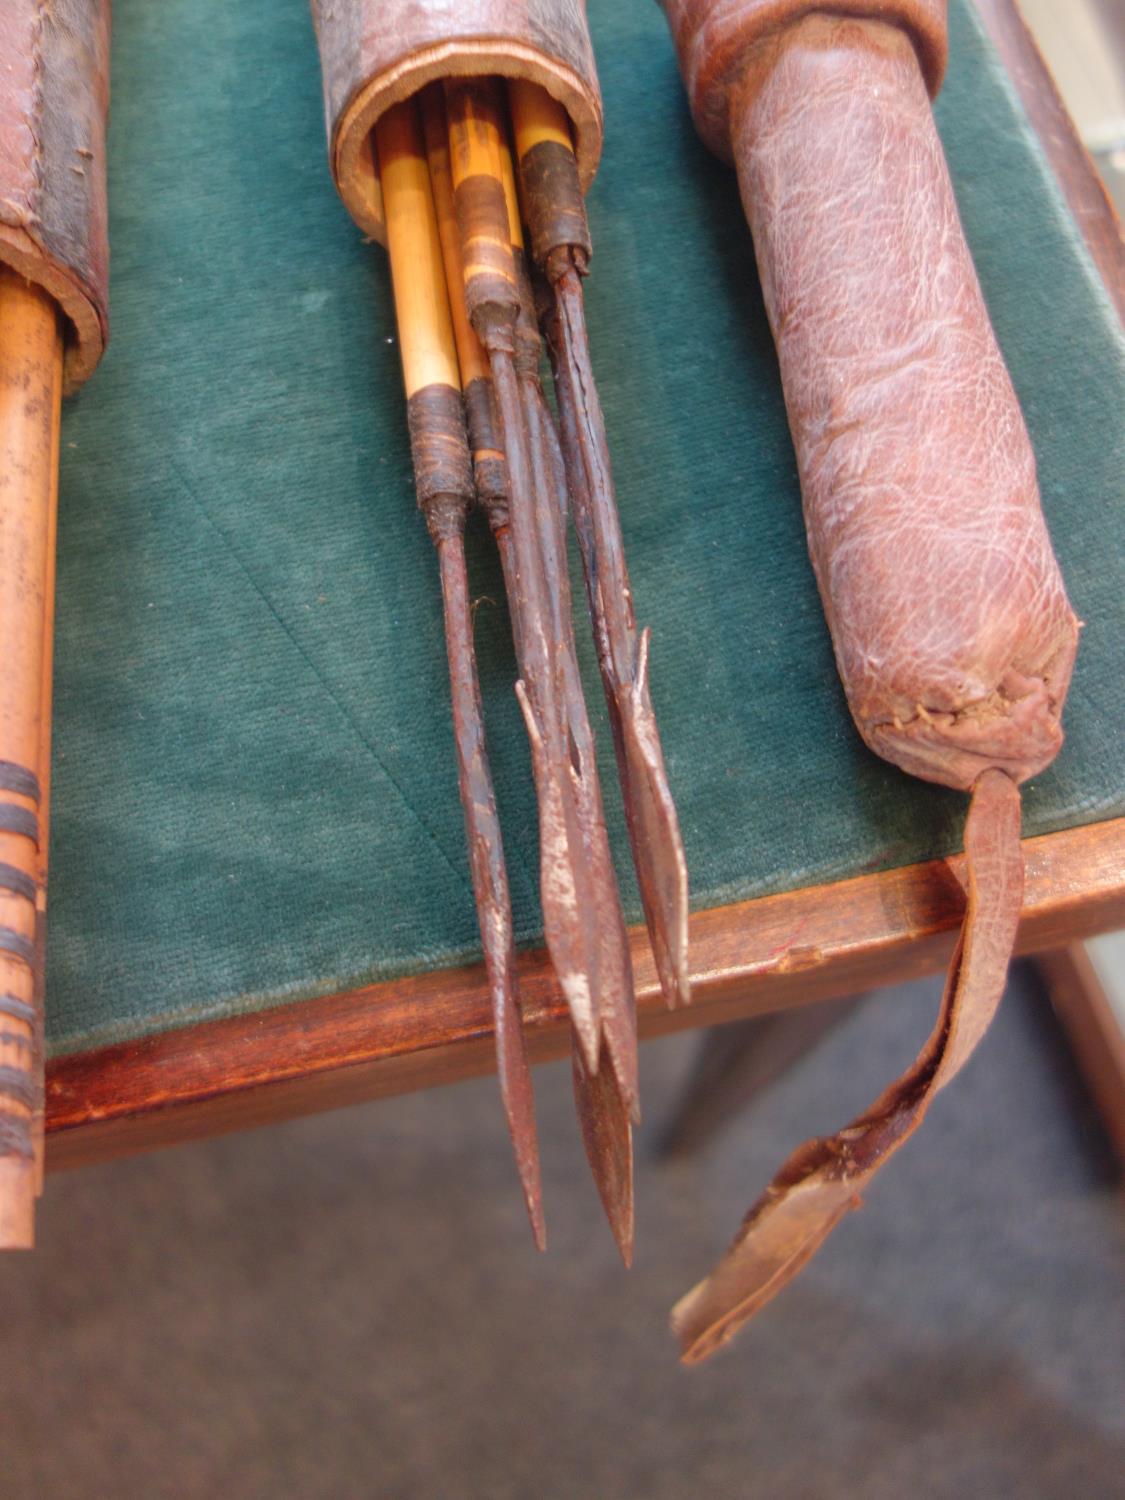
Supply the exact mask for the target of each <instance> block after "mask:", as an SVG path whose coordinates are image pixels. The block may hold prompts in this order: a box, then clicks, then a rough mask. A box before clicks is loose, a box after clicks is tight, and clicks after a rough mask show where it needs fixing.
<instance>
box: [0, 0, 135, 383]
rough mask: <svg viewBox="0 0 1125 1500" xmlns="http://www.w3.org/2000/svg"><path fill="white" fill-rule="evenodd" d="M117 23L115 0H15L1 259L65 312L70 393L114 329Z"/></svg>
mask: <svg viewBox="0 0 1125 1500" xmlns="http://www.w3.org/2000/svg"><path fill="white" fill-rule="evenodd" d="M109 30H110V4H109V0H50V3H47V0H4V4H3V23H2V25H0V262H3V263H4V264H6V265H9V266H11V267H12V268H13V270H15V271H18V272H19V273H20V275H22V276H25V277H26V278H27V279H28V280H29V281H32V282H35V283H36V284H37V285H39V286H42V287H43V288H44V289H45V290H46V291H47V292H49V293H50V294H51V296H52V297H54V299H55V301H56V302H57V303H58V304H59V306H60V307H61V308H62V310H63V312H64V313H65V315H66V318H67V322H68V334H67V342H66V361H65V366H64V389H65V390H66V391H72V390H74V389H75V388H76V387H77V386H79V385H81V383H82V382H83V381H84V380H85V379H86V378H87V376H88V375H90V374H91V372H92V371H93V369H94V367H95V366H96V365H97V363H98V361H99V359H100V358H101V356H102V351H103V350H104V348H105V344H106V339H107V337H108V331H109V322H108V314H109V235H108V215H107V209H106V154H105V153H106V140H105V137H106V117H107V114H108V110H109Z"/></svg>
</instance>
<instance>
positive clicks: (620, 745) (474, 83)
mask: <svg viewBox="0 0 1125 1500" xmlns="http://www.w3.org/2000/svg"><path fill="white" fill-rule="evenodd" d="M374 155H375V159H376V160H377V163H378V172H379V181H380V187H381V192H382V201H383V210H384V213H385V216H386V237H387V245H388V249H389V251H390V260H391V274H392V279H393V283H394V298H395V312H396V316H397V320H398V328H399V342H400V345H401V350H402V366H403V376H404V381H405V386H406V398H407V415H408V422H409V428H410V441H411V450H412V456H413V462H414V476H415V485H416V490H417V496H418V504H419V506H420V507H421V509H422V512H423V514H424V516H425V519H426V524H427V526H428V528H429V532H430V535H431V537H432V539H433V542H434V546H435V548H436V550H437V554H438V563H439V569H440V573H441V588H442V597H443V602H444V610H445V636H446V646H447V651H448V656H449V679H450V689H451V696H452V708H453V723H454V733H455V741H456V747H457V769H458V776H459V781H460V790H461V801H462V805H463V807H464V813H465V827H466V835H467V840H468V847H469V859H470V865H471V870H472V881H473V890H474V895H475V898H476V903H477V911H478V915H479V921H480V933H481V940H482V944H483V947H484V955H485V963H486V966H487V972H488V979H489V987H490V993H491V1001H492V1009H493V1016H494V1023H495V1031H496V1048H497V1061H498V1068H499V1076H500V1087H501V1093H502V1096H503V1100H504V1106H505V1109H506V1112H507V1118H508V1124H509V1128H510V1130H511V1135H512V1140H513V1143H514V1146H515V1155H516V1162H517V1165H518V1168H519V1173H520V1178H521V1181H522V1185H523V1191H524V1195H525V1198H526V1201H527V1207H528V1212H529V1215H530V1218H531V1224H532V1230H533V1233H534V1235H535V1239H536V1242H537V1244H539V1245H540V1246H542V1245H543V1244H544V1243H545V1226H544V1217H543V1206H542V1193H541V1183H540V1170H539V1158H538V1146H537V1138H536V1127H535V1114H534V1105H533V1101H532V1087H531V1077H530V1072H529V1068H528V1060H527V1054H526V1049H525V1044H524V1036H523V1027H522V1021H521V1016H520V1000H519V990H518V980H517V969H516V962H515V953H514V946H513V929H512V914H511V906H510V901H509V894H508V881H507V875H506V872H505V866H504V853H503V847H502V843H501V834H500V823H499V819H498V817H497V810H496V800H495V795H494V792H493V786H492V780H491V777H490V774H489V768H488V757H487V752H486V748H485V735H484V726H483V720H482V712H481V698H480V690H479V686H478V681H477V669H476V661H475V656H474V646H473V633H472V610H471V605H470V595H469V585H468V578H467V572H466V561H465V543H464V534H465V521H466V516H467V514H468V511H469V509H470V507H471V506H473V505H474V504H476V505H479V506H480V508H481V509H482V511H483V512H484V513H485V515H486V516H487V519H488V523H489V527H490V529H491V531H492V534H493V536H494V537H495V540H496V545H497V547H498V549H499V553H500V561H501V566H502V569H503V575H504V582H505V588H506V590H507V595H508V603H509V608H510V613H511V619H512V633H513V638H514V643H515V651H516V659H517V663H518V669H519V680H518V682H517V683H516V688H515V690H516V693H517V695H518V698H519V703H520V707H521V709H522V712H523V717H524V721H525V724H526V727H527V736H528V740H529V743H530V747H531V763H532V771H533V775H534V780H535V789H536V796H537V800H538V809H539V849H540V893H541V901H542V909H543V926H544V931H545V935H546V942H547V948H548V951H549V953H550V956H551V960H552V963H553V966H554V970H555V973H556V975H557V977H558V981H559V985H560V987H561V989H562V992H563V994H564V996H565V999H566V1002H567V1006H568V1010H569V1014H570V1017H571V1022H572V1058H573V1074H574V1089H575V1097H576V1101H577V1106H578V1114H579V1119H580V1123H581V1128H582V1136H583V1141H584V1144H585V1148H586V1154H587V1156H588V1158H589V1161H590V1165H591V1167H592V1170H593V1173H594V1176H595V1179H596V1182H597V1186H598V1191H599V1194H600V1196H601V1200H602V1203H603V1205H604V1207H605V1211H606V1215H607V1217H608V1219H609V1223H610V1226H611V1228H612V1230H613V1234H614V1237H615V1239H616V1241H617V1244H618V1246H619V1248H620V1251H621V1254H622V1257H623V1258H624V1260H625V1261H626V1263H628V1262H629V1260H630V1258H631V1255H632V1243H633V1193H632V1125H633V1123H634V1122H636V1121H637V1120H638V1118H639V1101H638V1091H637V1038H636V1006H635V1000H634V993H633V973H632V965H631V960H630V952H629V944H628V938H627V933H626V928H625V919H624V915H623V912H622V906H621V899H620V896H619V893H618V889H617V882H616V877H615V874H614V867H613V860H612V855H611V851H610V845H609V838H608V835H607V832H606V824H605V816H604V812H603V807H602V793H601V788H600V785H599V780H598V770H597V764H596V760H595V754H594V736H593V732H592V730H591V726H590V720H589V717H588V715H587V710H586V704H585V701H584V698H583V691H582V683H581V679H580V676H579V669H578V658H577V653H576V648H575V637H574V627H573V622H572V617H571V597H570V583H569V574H568V569H567V517H568V514H569V515H571V516H573V519H574V526H575V531H576V533H577V538H578V545H579V549H580V551H581V555H582V562H583V568H584V573H585V581H586V597H587V603H588V605H589V612H590V617H591V621H592V625H593V633H594V641H595V645H596V650H597V657H598V663H599V666H600V669H601V675H602V681H603V684H604V688H605V697H606V702H607V705H608V710H609V718H610V723H611V725H612V732H613V740H614V746H615V749H616V754H617V766H618V771H619V774H620V778H621V786H622V793H623V798H624V804H625V811H626V821H627V825H628V829H629V836H630V842H631V846H632V853H633V859H634V864H635V867H636V871H637V878H638V883H639V886H640V890H641V895H642V901H643V906H644V913H645V918H646V921H647V926H648V931H649V935H650V940H651V943H652V949H653V954H654V956H655V959H656V964H657V969H658V972H659V975H660V979H661V984H662V987H663V990H664V994H665V997H666V999H667V1001H668V1003H669V1004H670V1005H674V1004H678V1003H683V1002H686V1000H687V999H688V997H689V988H688V978H687V872H686V866H685V862H684V854H683V848H682V845H681V841H680V835H679V828H678V825H677V820H676V811H675V807H674V805H673V802H672V797H671V793H670V792H669V790H668V781H667V776H666V774H665V768H664V759H663V755H662V752H661V748H660V738H659V735H658V732H657V728H656V722H655V718H654V715H653V710H652V703H651V700H650V696H649V689H648V649H649V643H648V633H647V631H646V632H643V633H638V631H637V628H636V624H635V621H634V617H633V607H632V599H631V594H630V589H629V578H628V573H627V571H626V567H625V558H624V550H623V545H622V538H621V527H620V522H619V519H618V513H617V506H616V501H615V498H614V493H613V484H612V479H611V476H610V466H609V456H608V451H607V448H606V438H605V430H604V425H603V422H602V416H601V411H600V407H599V403H598V397H597V391H596V387H595V385H594V379H593V373H592V370H591V365H590V354H589V348H588V344H587V338H586V327H585V314H584V306H583V294H582V276H583V275H584V274H585V272H586V269H587V264H588V261H589V257H590V250H591V246H590V238H589V230H588V227H587V222H586V214H585V206H584V203H583V198H582V190H581V185H580V182H579V173H578V164H577V160H576V158H575V154H574V150H573V146H572V142H571V133H570V123H569V120H568V118H567V115H566V113H565V111H564V110H563V109H562V108H561V106H560V105H558V104H557V103H556V102H555V101H554V100H553V99H552V98H551V96H550V95H549V94H548V93H547V92H546V91H545V90H544V89H543V88H541V87H540V86H539V85H538V84H535V83H532V82H528V81H523V80H521V81H514V82H512V83H510V84H508V85H506V86H505V85H504V84H503V83H502V82H501V81H500V80H498V79H494V78H458V79H447V80H445V81H444V82H435V83H431V84H428V85H427V86H426V88H425V89H423V90H422V91H421V93H420V94H418V95H416V96H414V97H412V98H410V99H407V100H405V101H404V102H401V103H398V104H395V105H394V106H392V107H391V108H390V109H389V110H387V111H386V112H385V113H384V114H383V115H382V116H381V117H380V119H379V120H378V122H377V124H376V126H375V131H374ZM517 179H518V187H517ZM525 227H526V232H525ZM540 330H542V335H543V338H544V339H545V341H546V345H547V348H548V350H549V354H550V363H551V368H552V370H553V373H554V388H555V401H556V406H557V409H558V414H559V416H558V427H557V428H556V424H555V418H554V416H553V414H552V411H551V408H550V406H549V405H548V401H547V398H546V396H545V394H544V390H543V386H542V384H541V379H540V373H541V365H542V361H543V353H542V342H541V334H540Z"/></svg>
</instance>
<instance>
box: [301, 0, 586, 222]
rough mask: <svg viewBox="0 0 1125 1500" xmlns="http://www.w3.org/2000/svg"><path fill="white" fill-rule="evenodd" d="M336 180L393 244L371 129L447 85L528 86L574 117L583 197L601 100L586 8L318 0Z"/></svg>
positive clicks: (562, 1)
mask: <svg viewBox="0 0 1125 1500" xmlns="http://www.w3.org/2000/svg"><path fill="white" fill-rule="evenodd" d="M313 20H314V22H315V24H316V32H317V40H318V42H319V45H320V60H321V70H322V74H323V79H324V105H325V117H326V119H325V123H326V126H327V130H328V152H329V161H330V166H331V169H332V176H333V179H334V181H335V183H336V187H337V189H338V190H339V193H340V196H341V197H342V198H343V200H344V203H345V204H346V206H347V208H348V211H349V213H350V214H351V216H352V218H353V219H355V221H356V223H357V224H358V225H359V226H360V228H361V229H362V230H364V232H365V233H367V234H369V235H371V236H372V237H373V238H375V239H377V240H378V241H379V242H380V243H381V244H385V243H386V232H385V225H384V221H383V199H382V193H381V191H380V187H379V173H378V167H377V164H376V161H375V156H374V152H373V150H372V129H373V127H374V126H375V124H376V122H377V121H378V119H379V117H380V116H381V115H382V114H384V113H385V112H386V111H387V110H388V109H389V108H390V107H391V106H392V105H393V104H399V103H401V102H402V101H403V100H404V99H408V98H410V97H411V96H412V95H414V94H416V93H418V92H419V90H420V89H422V88H423V87H425V85H426V84H428V83H432V82H434V81H435V80H438V79H441V78H450V77H473V76H481V75H493V76H500V77H505V78H528V79H531V80H533V81H534V82H535V83H538V84H540V85H541V86H542V87H543V88H545V89H546V90H547V92H548V93H549V94H551V95H552V97H553V98H555V99H557V100H558V101H559V103H560V104H562V105H563V107H564V108H565V109H566V111H567V114H568V115H569V116H570V120H571V124H572V127H573V130H574V140H575V151H576V154H577V157H578V169H579V174H580V176H581V179H582V186H583V189H586V188H587V187H589V184H590V183H591V181H592V180H593V177H594V173H595V172H596V171H597V166H598V160H599V158H600V156H601V148H602V133H603V127H602V102H601V92H600V90H599V88H598V80H597V73H596V71H595V68H594V54H593V49H592V47H591V45H590V34H589V31H588V29H587V25H586V14H585V6H584V5H583V4H582V0H521V3H516V0H421V3H420V0H353V3H351V4H349V5H347V6H345V5H341V4H339V3H334V0H313Z"/></svg>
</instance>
